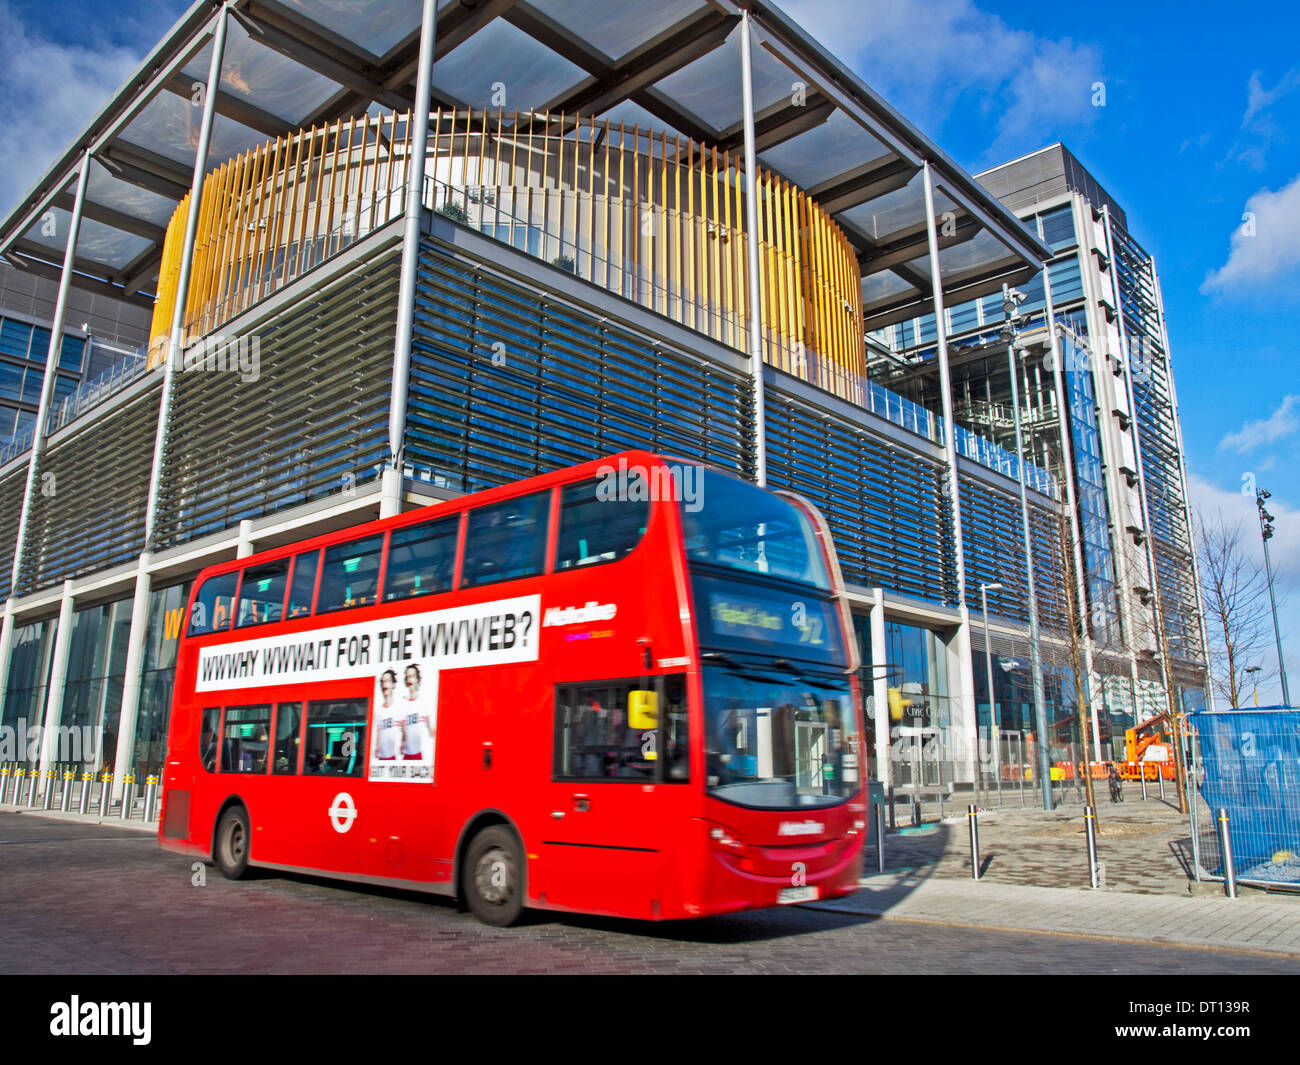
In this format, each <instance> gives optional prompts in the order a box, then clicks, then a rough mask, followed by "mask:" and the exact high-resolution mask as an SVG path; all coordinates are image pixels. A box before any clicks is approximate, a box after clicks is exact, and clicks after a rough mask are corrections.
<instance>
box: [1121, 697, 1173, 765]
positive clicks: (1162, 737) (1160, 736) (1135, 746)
mask: <svg viewBox="0 0 1300 1065" xmlns="http://www.w3.org/2000/svg"><path fill="white" fill-rule="evenodd" d="M1168 724H1169V712H1168V711H1165V712H1164V713H1160V714H1156V716H1155V717H1149V718H1147V719H1146V720H1145V721H1143V722H1142V723H1141V724H1140V725H1135V726H1134V727H1133V728H1131V729H1125V731H1124V757H1125V759H1126V760H1125V761H1123V762H1121V763H1120V765H1119V775H1120V776H1121V777H1123V778H1124V779H1125V780H1141V779H1142V777H1143V776H1145V777H1146V778H1147V780H1158V779H1159V778H1160V777H1164V778H1165V779H1166V780H1173V779H1175V776H1176V773H1177V770H1176V769H1175V767H1174V748H1173V737H1172V736H1167V735H1166V734H1165V733H1164V731H1162V730H1161V728H1160V726H1161V725H1168Z"/></svg>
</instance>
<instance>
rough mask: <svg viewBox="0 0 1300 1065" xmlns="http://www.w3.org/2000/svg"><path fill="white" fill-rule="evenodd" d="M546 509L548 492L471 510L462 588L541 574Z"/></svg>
mask: <svg viewBox="0 0 1300 1065" xmlns="http://www.w3.org/2000/svg"><path fill="white" fill-rule="evenodd" d="M550 505H551V493H550V492H536V493H534V494H533V495H530V496H524V497H523V498H522V499H508V500H506V501H505V502H504V503H493V504H491V505H489V506H486V507H478V508H477V509H475V510H471V511H470V512H469V520H468V524H467V526H466V532H465V563H464V566H463V567H462V570H461V584H462V586H464V587H467V588H468V587H470V586H472V585H477V584H492V583H494V582H496V581H511V580H516V579H517V578H520V577H532V576H535V575H536V574H539V573H541V572H542V571H543V569H544V568H545V565H546V532H547V513H548V511H549V510H550Z"/></svg>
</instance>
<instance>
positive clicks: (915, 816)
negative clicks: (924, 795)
mask: <svg viewBox="0 0 1300 1065" xmlns="http://www.w3.org/2000/svg"><path fill="white" fill-rule="evenodd" d="M920 825H921V800H920V799H918V798H917V797H916V796H915V795H913V796H912V827H913V828H919V827H920Z"/></svg>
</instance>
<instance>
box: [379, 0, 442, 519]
mask: <svg viewBox="0 0 1300 1065" xmlns="http://www.w3.org/2000/svg"><path fill="white" fill-rule="evenodd" d="M437 35H438V3H437V0H424V10H423V14H422V16H421V20H420V59H419V67H418V70H417V73H416V78H415V111H414V113H413V114H412V116H411V121H412V123H413V126H412V130H411V157H410V158H409V159H408V160H407V173H406V223H405V228H404V230H403V232H402V276H401V281H400V282H399V283H398V293H397V336H396V338H395V341H394V344H393V387H392V392H391V393H390V398H389V401H388V464H387V465H386V466H385V467H384V472H383V475H382V480H381V488H380V497H379V516H380V517H381V518H389V517H392V516H393V515H394V514H397V513H400V512H401V509H402V467H403V463H404V461H405V451H406V405H407V400H408V395H409V390H410V378H411V345H412V343H413V341H414V331H415V282H416V273H417V271H418V270H419V265H420V219H421V217H422V216H423V213H424V170H425V162H426V160H427V158H428V154H429V105H430V95H431V92H432V83H433V46H434V42H435V41H436V39H437Z"/></svg>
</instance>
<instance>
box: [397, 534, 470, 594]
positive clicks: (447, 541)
mask: <svg viewBox="0 0 1300 1065" xmlns="http://www.w3.org/2000/svg"><path fill="white" fill-rule="evenodd" d="M459 533H460V515H459V514H456V515H452V516H451V517H447V518H439V519H438V520H437V521H429V522H425V523H424V524H422V525H412V526H410V527H409V528H406V529H394V530H393V532H392V535H391V536H390V538H389V542H388V567H387V569H386V570H385V571H384V602H385V603H391V602H392V601H393V600H395V599H410V598H413V597H415V596H417V595H429V594H430V593H432V592H445V591H448V590H449V589H450V588H451V578H452V575H453V574H454V573H455V571H456V540H457V538H458V536H459Z"/></svg>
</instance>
